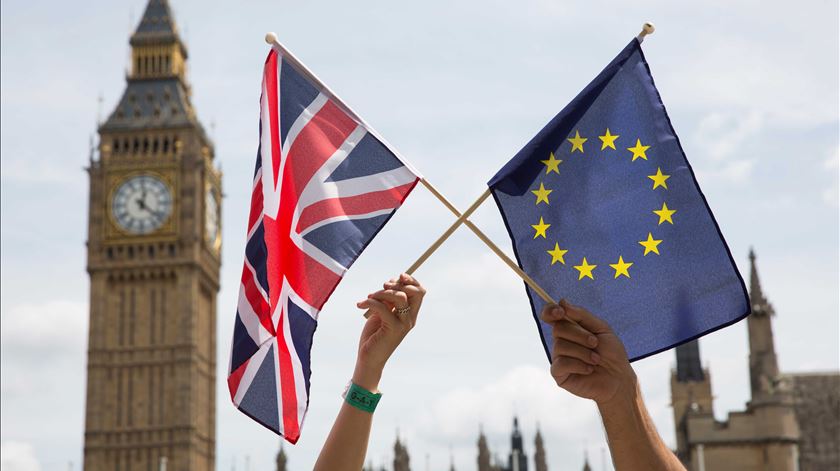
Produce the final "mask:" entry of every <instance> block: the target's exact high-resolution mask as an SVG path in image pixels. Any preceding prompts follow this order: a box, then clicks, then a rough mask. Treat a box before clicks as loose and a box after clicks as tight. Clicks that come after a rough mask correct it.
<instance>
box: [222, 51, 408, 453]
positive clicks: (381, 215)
mask: <svg viewBox="0 0 840 471" xmlns="http://www.w3.org/2000/svg"><path fill="white" fill-rule="evenodd" d="M418 180H419V176H418V175H417V173H416V172H415V171H414V170H413V169H412V168H411V167H409V166H408V165H407V164H406V163H404V162H403V161H401V160H400V158H399V157H398V156H397V155H396V154H395V152H393V151H392V150H390V148H389V147H388V146H387V145H386V144H384V143H383V141H382V140H381V139H380V138H378V137H377V135H376V134H375V132H374V131H373V130H371V129H370V128H369V127H368V126H367V125H366V124H365V123H364V122H363V121H362V120H361V119H360V118H359V117H358V116H357V115H356V114H355V113H353V112H352V111H351V110H350V109H349V108H347V107H346V106H345V105H344V104H343V103H342V102H341V101H340V100H338V99H337V98H336V97H335V96H334V95H333V94H332V93H331V92H330V91H329V89H327V88H326V87H325V86H324V85H323V84H322V83H321V82H320V81H318V80H317V79H316V78H315V77H314V76H313V75H312V74H311V73H310V72H309V71H308V70H307V69H306V68H305V67H303V66H302V64H301V63H300V62H298V61H297V60H296V59H295V58H294V57H293V56H291V55H290V54H289V53H287V52H286V51H285V50H284V49H282V48H280V47H274V48H272V50H271V51H270V52H269V54H268V57H267V59H266V61H265V67H264V70H263V80H262V93H261V97H260V126H259V147H258V150H257V163H256V169H255V171H254V177H253V187H252V194H251V207H250V213H249V217H248V228H247V242H246V247H245V260H244V263H243V268H242V277H241V279H240V289H239V300H238V303H237V309H236V318H235V322H234V332H233V341H232V347H231V356H230V365H229V369H228V372H229V373H228V388H229V390H230V395H231V399H232V400H233V403H234V405H235V406H236V407H237V408H238V409H239V410H240V411H242V412H243V413H245V414H246V415H248V416H250V417H251V418H253V419H254V420H255V421H257V422H259V423H260V424H262V425H264V426H265V427H267V428H269V429H271V430H273V431H274V432H276V433H278V434H280V435H282V436H283V437H285V438H286V440H288V441H289V442H291V443H295V442H297V440H298V438H299V437H300V429H301V426H302V424H303V420H304V416H305V414H306V411H307V408H308V404H309V377H310V373H311V371H310V350H311V347H312V338H313V335H314V332H315V328H316V326H317V321H318V314H319V312H320V311H321V308H322V307H323V305H324V303H325V302H326V301H327V299H328V298H329V296H330V295H331V294H332V292H333V290H334V289H335V288H336V286H337V285H338V283H339V282H340V281H341V279H342V277H343V275H344V273H345V272H346V271H347V270H348V269H349V268H350V266H351V265H352V264H353V262H354V261H355V260H356V258H357V257H358V256H359V255H360V254H361V252H362V251H363V250H364V249H365V247H367V245H368V244H369V243H370V242H371V240H372V239H373V238H374V237H375V236H376V234H377V233H378V232H379V230H380V229H382V227H383V226H384V225H385V223H386V222H387V221H388V219H389V218H390V217H391V216H392V215H393V214H394V212H395V211H396V209H397V208H399V207H400V205H401V204H402V202H403V201H404V200H405V198H406V197H407V196H408V194H409V193H410V192H411V190H412V189H413V188H414V186H415V185H416V184H417V182H418Z"/></svg>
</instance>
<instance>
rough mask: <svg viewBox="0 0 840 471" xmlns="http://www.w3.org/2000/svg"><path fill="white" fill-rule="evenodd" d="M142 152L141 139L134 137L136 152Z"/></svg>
mask: <svg viewBox="0 0 840 471" xmlns="http://www.w3.org/2000/svg"><path fill="white" fill-rule="evenodd" d="M138 152H140V140H139V139H137V138H136V137H135V138H134V153H135V154H136V153H138Z"/></svg>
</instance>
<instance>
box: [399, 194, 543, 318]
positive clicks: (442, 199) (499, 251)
mask: <svg viewBox="0 0 840 471" xmlns="http://www.w3.org/2000/svg"><path fill="white" fill-rule="evenodd" d="M420 183H422V184H423V186H425V187H426V188H427V189H428V190H429V192H430V193H431V194H433V195H434V196H435V197H436V198H437V199H438V200H440V202H441V203H443V205H444V206H446V207H447V208H449V210H450V211H452V213H453V214H455V215H456V216H458V219H457V220H456V221H455V222H454V223H452V225H451V226H449V229H447V230H446V232H444V233H443V235H441V236H440V237H439V238H438V240H436V241H435V242H434V243H433V244H432V245H431V246H430V247H429V248H428V249H427V250H426V251H425V252H424V253H423V255H421V256H420V257H419V258H418V259H417V261H415V262H414V263H413V264H412V265H411V267H410V268H409V269H408V270H407V271H406V273H408V274H409V275H411V274H412V273H414V271H415V270H417V268H419V267H420V265H422V264H423V262H425V261H426V259H427V258H429V256H430V255H431V254H432V253H433V252H434V251H435V250H437V249H438V247H440V246H441V244H443V242H444V241H445V240H446V239H447V238H449V236H450V235H452V233H453V232H455V229H457V228H458V226H460V225H461V224H464V225H465V226H467V227H468V228H469V229H470V230H471V231H472V232H473V234H475V235H476V236H477V237H478V238H479V239H480V240H481V241H482V242H484V244H485V245H487V247H488V248H490V250H491V251H493V253H494V254H496V256H497V257H499V258H500V259H502V261H503V262H505V264H506V265H507V266H508V267H510V269H511V270H513V271H514V272H515V273H516V274H517V275H518V276H519V277H520V278H522V281H524V282H525V283H526V284H527V285H528V286H530V287H531V289H533V290H534V292H536V293H537V294H538V295H539V297H541V298H542V299H543V301H545V302H547V303H556V302H557V301H555V300H554V299H553V298H552V297H551V295H549V294H548V292H546V291H545V290H544V289H543V288H542V286H540V285H539V284H538V283H537V282H536V281H534V279H533V278H531V277H530V276H529V275H528V274H527V273H525V272H524V271H523V270H522V269H521V268H519V265H517V264H516V262H514V261H513V260H511V258H510V257H508V256H507V254H506V253H504V252H503V251H502V249H500V248H499V247H498V246H497V245H496V244H494V243H493V241H492V240H490V238H489V237H487V235H485V234H484V232H482V231H481V229H479V228H478V227H476V225H475V224H473V223H472V222H471V221H470V220H469V219H467V218H468V217H469V216H470V215H471V214H472V213H473V212H474V211H475V210H476V209H478V207H479V206H480V205H481V203H483V202H484V200H486V199H487V197H488V196H490V189H489V188H488V189H487V190H485V192H484V193H482V194H481V196H479V197H478V199H477V200H476V201H475V202H474V203H473V204H472V206H470V207H469V208H468V209H467V211H466V212H465V213H464V214H461V213H460V212H459V211H458V209H457V208H455V206H453V205H452V203H450V202H449V200H447V199H446V197H445V196H443V194H441V193H440V192H439V191H438V190H437V188H435V187H434V186H432V184H431V183H429V182H428V181H427V180H426V179H425V178H422V179H420Z"/></svg>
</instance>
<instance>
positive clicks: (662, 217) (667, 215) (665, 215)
mask: <svg viewBox="0 0 840 471" xmlns="http://www.w3.org/2000/svg"><path fill="white" fill-rule="evenodd" d="M676 212H677V210H676V209H668V205H667V204H665V203H662V209H660V210H658V211H657V210H655V209H654V210H653V214H656V215H657V216H659V224H662V223H663V222H665V221H668V222H670V223H671V224H674V221H673V220H671V216H672V215H673V214H674V213H676Z"/></svg>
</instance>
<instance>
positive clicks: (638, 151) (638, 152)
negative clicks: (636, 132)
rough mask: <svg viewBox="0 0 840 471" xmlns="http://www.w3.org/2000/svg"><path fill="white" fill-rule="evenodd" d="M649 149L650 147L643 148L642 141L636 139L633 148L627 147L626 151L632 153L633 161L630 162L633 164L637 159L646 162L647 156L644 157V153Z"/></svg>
mask: <svg viewBox="0 0 840 471" xmlns="http://www.w3.org/2000/svg"><path fill="white" fill-rule="evenodd" d="M648 149H650V146H643V145H642V141H640V140H638V139H636V145H635V146H634V147H628V148H627V150H629V151H630V152H632V153H633V160H632V161H631V162H635V161H636V159H638V158H639V157H641V158H643V159H645V160H647V155H645V151H646V150H648Z"/></svg>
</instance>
